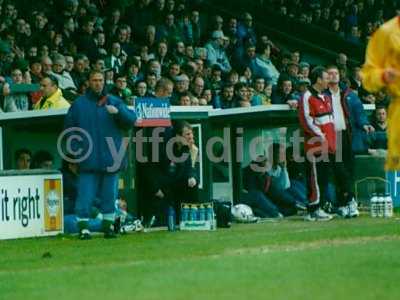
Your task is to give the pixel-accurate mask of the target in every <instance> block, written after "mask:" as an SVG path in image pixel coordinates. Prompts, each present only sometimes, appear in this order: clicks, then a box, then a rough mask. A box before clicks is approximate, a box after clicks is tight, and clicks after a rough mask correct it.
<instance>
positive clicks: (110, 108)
mask: <svg viewBox="0 0 400 300" xmlns="http://www.w3.org/2000/svg"><path fill="white" fill-rule="evenodd" d="M106 109H107V111H108V113H109V114H110V115H116V114H117V113H118V108H116V107H115V106H114V105H106Z"/></svg>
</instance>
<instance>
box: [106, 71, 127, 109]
mask: <svg viewBox="0 0 400 300" xmlns="http://www.w3.org/2000/svg"><path fill="white" fill-rule="evenodd" d="M114 80H115V81H114V87H113V88H112V89H111V91H110V94H111V95H114V96H116V97H118V98H120V99H122V100H124V103H125V104H126V105H133V102H132V100H133V99H132V91H131V89H130V88H128V84H127V80H126V75H125V74H124V73H120V74H116V75H115V77H114Z"/></svg>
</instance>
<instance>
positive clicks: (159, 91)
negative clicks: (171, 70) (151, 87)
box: [155, 77, 174, 98]
mask: <svg viewBox="0 0 400 300" xmlns="http://www.w3.org/2000/svg"><path fill="white" fill-rule="evenodd" d="M173 90H174V84H173V83H172V81H171V80H169V79H168V78H164V77H163V78H161V79H160V80H159V81H158V82H157V84H156V89H155V94H156V97H157V98H169V97H171V95H172V92H173Z"/></svg>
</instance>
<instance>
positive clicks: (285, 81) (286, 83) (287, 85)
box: [278, 74, 293, 95]
mask: <svg viewBox="0 0 400 300" xmlns="http://www.w3.org/2000/svg"><path fill="white" fill-rule="evenodd" d="M278 87H279V89H280V91H281V92H282V93H283V94H285V95H289V94H290V93H291V92H292V91H293V82H292V80H291V79H290V77H289V76H288V75H285V74H282V75H281V76H280V78H279V82H278Z"/></svg>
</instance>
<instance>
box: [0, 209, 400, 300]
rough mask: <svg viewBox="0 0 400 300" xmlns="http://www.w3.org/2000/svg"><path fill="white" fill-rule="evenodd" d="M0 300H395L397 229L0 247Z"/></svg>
mask: <svg viewBox="0 0 400 300" xmlns="http://www.w3.org/2000/svg"><path fill="white" fill-rule="evenodd" d="M0 299H1V300H3V299H4V300H6V299H7V300H8V299H13V300H14V299H15V300H17V299H23V300H34V299H54V300H62V299H114V300H117V299H160V300H164V299H171V300H180V299H182V300H186V299H203V300H210V299H229V300H236V299H285V300H291V299H335V300H344V299H362V300H368V299H382V300H389V299H396V300H398V299H400V219H399V216H395V217H394V218H392V219H372V218H369V217H361V218H358V219H353V220H338V219H336V220H334V221H332V222H326V223H307V222H304V221H301V220H297V219H295V220H284V221H279V222H266V223H261V224H249V225H234V226H233V227H232V228H231V229H225V230H218V231H215V232H173V233H169V232H165V231H161V232H152V233H138V234H130V235H126V236H122V237H120V238H118V239H116V240H104V239H103V238H102V237H95V238H93V239H92V240H90V241H79V240H77V239H76V238H75V237H61V236H59V237H55V238H41V239H25V240H12V241H0Z"/></svg>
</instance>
